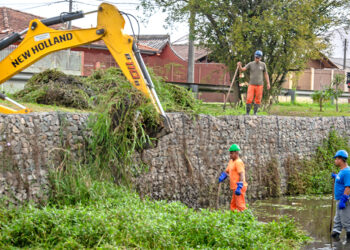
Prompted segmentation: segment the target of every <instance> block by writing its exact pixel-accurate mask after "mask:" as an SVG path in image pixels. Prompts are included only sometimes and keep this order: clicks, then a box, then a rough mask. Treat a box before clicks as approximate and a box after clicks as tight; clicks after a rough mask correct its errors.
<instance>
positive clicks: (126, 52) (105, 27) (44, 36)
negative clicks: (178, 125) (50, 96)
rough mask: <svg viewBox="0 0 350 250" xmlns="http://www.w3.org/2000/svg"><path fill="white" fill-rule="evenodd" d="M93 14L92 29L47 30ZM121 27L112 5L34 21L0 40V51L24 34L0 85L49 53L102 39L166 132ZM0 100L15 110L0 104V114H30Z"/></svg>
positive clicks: (154, 96)
mask: <svg viewBox="0 0 350 250" xmlns="http://www.w3.org/2000/svg"><path fill="white" fill-rule="evenodd" d="M94 12H97V13H98V15H97V27H95V28H90V29H74V30H55V29H51V28H49V27H48V26H50V25H54V24H58V23H62V22H67V21H71V20H74V19H78V18H82V17H84V16H85V15H87V14H90V13H94ZM124 26H125V20H124V18H123V16H122V14H121V13H120V11H119V10H118V9H117V8H116V7H115V6H114V5H111V4H107V3H102V4H101V5H100V6H99V7H98V10H97V11H93V12H89V13H85V14H84V13H83V12H81V11H79V12H73V13H65V14H62V15H61V16H58V17H53V18H48V19H44V20H39V19H34V20H32V21H31V22H30V24H29V28H28V29H26V30H24V31H22V32H20V33H14V34H12V35H10V36H9V37H7V38H5V39H3V40H1V41H0V50H1V49H3V48H6V47H8V46H9V45H11V44H12V43H15V42H17V41H19V40H21V39H22V35H24V34H26V35H25V37H24V38H23V40H22V41H21V43H20V44H19V45H18V47H17V48H16V49H15V50H14V51H13V52H12V53H11V54H9V55H8V56H7V57H6V58H5V59H3V60H2V61H1V62H0V69H1V74H0V84H2V83H4V82H5V81H6V80H8V79H10V78H11V77H12V76H13V75H15V74H17V73H18V72H20V71H22V70H23V69H25V68H27V67H28V66H30V65H32V64H33V63H35V62H36V61H38V60H40V59H41V58H42V57H44V56H46V55H48V54H50V53H52V52H55V51H58V50H63V49H67V48H72V47H76V46H80V45H83V44H88V43H92V42H94V41H97V40H103V41H104V42H105V44H106V46H107V48H108V50H109V51H110V53H111V54H112V56H113V57H114V59H115V60H116V62H117V63H118V65H119V67H120V69H121V70H122V72H123V74H124V75H125V76H126V78H127V79H128V81H129V82H130V83H131V84H132V85H133V86H134V87H135V88H137V89H138V90H140V91H141V92H142V93H143V94H144V95H145V96H146V97H148V98H150V99H151V101H152V103H153V105H154V106H155V108H156V110H157V112H159V114H160V115H161V116H162V118H163V120H164V129H165V131H166V133H169V132H170V131H171V123H170V121H169V119H168V117H167V115H166V114H165V112H164V110H163V108H162V105H161V103H160V101H159V98H158V96H157V93H156V91H155V88H154V84H153V82H152V79H151V77H150V75H149V73H148V71H147V68H146V66H145V64H144V61H143V59H142V57H141V54H140V51H139V49H138V47H137V45H136V43H135V41H134V38H133V37H132V36H129V35H127V34H124V32H123V30H124ZM0 98H1V99H4V100H7V101H9V102H12V103H13V104H14V105H16V106H17V107H18V108H19V109H17V110H15V109H12V108H8V107H5V106H1V105H0V113H4V114H25V113H29V112H31V110H29V109H27V108H26V107H24V106H22V105H21V104H19V103H17V102H15V101H14V100H12V99H10V98H9V97H7V96H6V95H4V94H0ZM163 134H164V133H163Z"/></svg>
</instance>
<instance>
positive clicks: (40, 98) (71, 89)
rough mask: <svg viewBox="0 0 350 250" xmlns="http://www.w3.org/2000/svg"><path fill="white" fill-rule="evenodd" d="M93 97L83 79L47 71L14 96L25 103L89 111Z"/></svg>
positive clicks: (35, 77) (38, 75)
mask: <svg viewBox="0 0 350 250" xmlns="http://www.w3.org/2000/svg"><path fill="white" fill-rule="evenodd" d="M92 95H93V91H92V90H91V89H90V88H89V85H88V84H86V83H85V82H84V81H82V79H81V78H79V77H76V76H69V75H66V74H64V73H62V72H60V71H57V70H46V71H44V72H42V73H39V74H36V75H34V76H33V77H32V78H31V79H30V80H29V81H28V83H27V84H26V85H25V88H24V89H23V90H21V91H19V92H17V93H16V94H15V95H14V96H15V98H17V99H20V100H22V101H25V102H34V103H39V104H48V105H57V106H63V107H71V108H78V109H88V108H90V105H89V98H90V97H91V96H92Z"/></svg>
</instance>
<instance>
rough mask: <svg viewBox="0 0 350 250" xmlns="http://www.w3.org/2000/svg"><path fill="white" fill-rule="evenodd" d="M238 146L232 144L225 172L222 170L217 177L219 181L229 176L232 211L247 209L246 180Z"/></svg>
mask: <svg viewBox="0 0 350 250" xmlns="http://www.w3.org/2000/svg"><path fill="white" fill-rule="evenodd" d="M240 150H241V149H240V147H239V146H238V145H237V144H232V145H231V147H230V149H229V152H230V161H229V162H228V165H227V168H226V170H225V172H222V173H221V175H220V177H219V182H222V181H224V180H225V179H226V177H227V176H229V178H230V189H232V191H233V195H232V200H231V205H230V208H231V210H232V211H238V212H242V211H243V210H245V209H247V207H246V204H245V193H246V191H247V186H248V184H247V182H246V181H245V170H244V163H243V161H242V160H241V159H240V158H239V151H240Z"/></svg>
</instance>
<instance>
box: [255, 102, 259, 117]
mask: <svg viewBox="0 0 350 250" xmlns="http://www.w3.org/2000/svg"><path fill="white" fill-rule="evenodd" d="M259 106H260V105H259V104H254V115H256V113H257V112H258V109H259Z"/></svg>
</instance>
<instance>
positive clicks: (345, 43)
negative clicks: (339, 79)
mask: <svg viewBox="0 0 350 250" xmlns="http://www.w3.org/2000/svg"><path fill="white" fill-rule="evenodd" d="M347 43H348V41H347V39H346V38H345V40H344V61H343V70H345V68H346V49H347Z"/></svg>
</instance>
